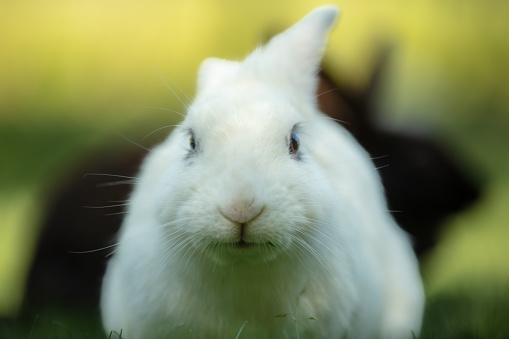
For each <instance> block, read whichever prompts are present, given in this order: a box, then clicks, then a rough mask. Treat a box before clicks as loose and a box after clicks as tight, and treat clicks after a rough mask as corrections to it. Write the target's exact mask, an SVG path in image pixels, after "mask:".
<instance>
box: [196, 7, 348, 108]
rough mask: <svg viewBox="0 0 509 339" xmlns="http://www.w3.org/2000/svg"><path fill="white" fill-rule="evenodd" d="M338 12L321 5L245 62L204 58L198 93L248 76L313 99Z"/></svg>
mask: <svg viewBox="0 0 509 339" xmlns="http://www.w3.org/2000/svg"><path fill="white" fill-rule="evenodd" d="M338 13H339V10H338V8H337V7H335V6H322V7H318V8H317V9H315V10H313V11H311V12H310V13H309V14H308V15H307V16H305V17H304V18H303V19H302V20H301V21H299V22H297V23H296V24H295V25H293V26H292V27H290V28H289V29H287V30H286V31H284V32H282V33H280V34H278V35H276V36H275V37H274V38H272V39H271V40H270V41H269V42H268V44H267V45H265V46H264V47H261V48H258V49H256V50H255V51H254V52H253V53H251V54H250V55H249V56H248V57H247V58H246V59H245V60H244V61H242V62H235V61H227V60H222V59H215V58H211V59H207V60H205V61H204V62H203V64H202V66H201V68H200V72H199V76H198V94H203V93H204V92H205V93H208V92H209V91H213V90H214V89H219V88H221V87H222V85H226V84H232V83H233V84H234V83H235V81H239V80H241V79H243V78H249V79H258V80H260V81H262V82H268V83H270V84H274V85H277V86H280V87H282V88H283V89H287V90H288V92H289V93H292V94H295V93H298V95H299V97H302V95H305V99H306V100H309V99H310V98H311V102H314V96H315V90H316V85H317V81H318V80H317V71H318V68H319V65H320V61H321V58H322V55H323V52H324V50H325V45H326V43H327V34H328V31H329V29H330V28H331V27H332V26H333V24H334V23H335V21H336V17H337V16H338Z"/></svg>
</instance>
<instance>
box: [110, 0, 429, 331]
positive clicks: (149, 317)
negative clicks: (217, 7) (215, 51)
mask: <svg viewBox="0 0 509 339" xmlns="http://www.w3.org/2000/svg"><path fill="white" fill-rule="evenodd" d="M337 14H338V9H337V8H336V7H333V6H323V7H319V8H317V9H316V10H314V11H312V12H311V13H310V14H308V15H307V16H306V17H304V19H302V20H301V21H300V22H298V23H297V24H295V25H294V26H292V27H291V28H289V29H288V30H286V31H285V32H283V33H281V34H279V35H277V36H276V37H274V38H273V39H272V40H271V41H270V42H269V43H268V44H267V45H266V46H264V47H262V48H259V49H256V50H255V51H254V52H253V53H252V54H250V55H249V56H248V57H247V58H245V60H243V61H241V62H233V61H226V60H219V59H208V60H206V61H205V62H204V63H203V65H202V66H201V69H200V73H199V79H198V80H199V81H198V91H197V97H196V99H195V101H194V103H193V104H192V105H191V107H190V108H189V110H188V113H187V116H186V118H185V119H184V121H183V122H182V124H181V125H180V126H179V127H177V128H176V129H175V130H174V131H173V133H172V134H171V135H170V137H169V138H168V139H167V140H166V141H165V142H164V143H163V144H162V145H160V146H158V147H157V148H156V149H154V150H153V151H152V152H150V154H149V155H148V157H147V159H146V160H145V162H144V164H143V167H142V169H141V173H140V177H139V181H138V182H137V185H136V187H135V190H134V192H133V194H132V197H131V199H130V203H129V208H128V214H127V216H126V218H125V220H124V223H123V225H122V229H121V232H120V235H119V242H118V248H117V250H116V253H115V254H114V256H113V258H112V259H111V261H110V262H109V265H108V268H107V272H106V275H105V277H104V282H103V291H102V300H101V308H102V317H103V323H104V326H105V329H106V331H107V332H108V333H109V332H110V331H116V332H119V333H120V331H122V336H123V337H126V338H159V337H165V338H188V337H190V338H235V336H236V335H237V333H240V338H344V337H345V336H347V337H348V338H375V337H376V338H378V337H381V338H412V332H413V333H414V334H415V335H418V334H419V331H420V327H421V321H422V313H423V307H424V293H423V287H422V282H421V278H420V275H419V269H418V263H417V260H416V258H415V256H414V254H413V251H412V248H411V245H410V242H409V240H408V239H407V236H406V234H404V232H403V231H402V230H401V229H400V228H399V227H398V226H397V225H396V224H395V222H394V221H393V219H392V217H391V215H390V214H389V212H388V210H387V206H386V202H385V198H384V193H383V187H382V184H381V181H380V179H379V177H378V175H377V172H376V169H375V168H374V167H373V165H372V163H371V161H370V158H369V156H368V154H367V153H366V152H365V151H364V150H363V149H362V148H361V147H360V146H359V145H358V144H357V142H356V141H355V140H354V139H353V138H352V137H351V136H350V135H349V134H348V133H347V132H346V131H345V130H344V129H343V128H342V127H340V126H339V125H337V124H336V123H335V122H334V121H332V120H331V119H328V118H327V117H325V116H324V115H323V114H322V113H320V112H319V111H318V109H317V105H316V94H315V90H316V85H317V77H316V74H317V70H318V67H319V64H320V60H321V57H322V54H323V52H324V49H325V45H326V41H327V35H328V31H329V29H330V28H331V27H332V26H333V24H334V22H335V20H336V17H337ZM246 322H247V323H246ZM243 324H244V325H243ZM242 326H244V327H242Z"/></svg>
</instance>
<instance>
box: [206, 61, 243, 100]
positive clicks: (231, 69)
mask: <svg viewBox="0 0 509 339" xmlns="http://www.w3.org/2000/svg"><path fill="white" fill-rule="evenodd" d="M239 68H240V63H239V62H236V61H229V60H224V59H218V58H208V59H206V60H205V61H203V62H202V64H201V66H200V71H199V72H198V93H203V92H205V91H206V90H207V89H213V88H217V87H220V86H221V85H222V84H224V83H226V82H227V81H228V79H232V78H234V77H235V75H236V74H237V73H238V71H239Z"/></svg>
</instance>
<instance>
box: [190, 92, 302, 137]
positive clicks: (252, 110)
mask: <svg viewBox="0 0 509 339" xmlns="http://www.w3.org/2000/svg"><path fill="white" fill-rule="evenodd" d="M186 122H187V125H188V127H189V128H190V129H192V130H193V131H195V132H196V133H197V134H199V135H197V137H198V138H199V137H200V135H201V136H202V137H206V136H207V135H214V134H220V135H223V134H224V135H232V136H233V135H238V134H241V135H243V136H244V137H245V138H246V139H249V138H250V137H255V136H259V135H260V133H261V134H264V135H266V136H267V137H269V136H271V135H274V136H277V135H281V134H282V135H283V137H284V136H286V135H287V134H288V133H289V131H290V130H291V129H292V127H293V126H294V125H296V124H299V123H301V122H302V117H301V115H300V114H299V112H298V110H296V109H295V108H294V107H293V106H292V105H291V104H290V103H289V102H288V101H286V100H284V98H282V97H280V96H278V95H277V94H275V93H273V92H270V91H259V92H256V93H254V92H253V91H252V90H249V91H245V92H243V91H238V90H237V91H235V92H234V93H231V92H230V93H225V94H217V95H215V96H214V97H211V98H209V99H208V100H204V101H201V102H199V103H197V104H196V105H193V107H192V108H191V110H190V111H189V114H188V117H187V119H186Z"/></svg>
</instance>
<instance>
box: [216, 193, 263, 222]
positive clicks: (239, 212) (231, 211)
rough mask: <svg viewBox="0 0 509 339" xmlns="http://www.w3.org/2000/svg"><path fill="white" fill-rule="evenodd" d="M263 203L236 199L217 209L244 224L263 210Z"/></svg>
mask: <svg viewBox="0 0 509 339" xmlns="http://www.w3.org/2000/svg"><path fill="white" fill-rule="evenodd" d="M263 208H264V205H263V203H261V202H260V201H258V200H256V199H255V198H252V199H251V200H236V201H233V202H232V203H230V204H227V205H226V206H221V207H219V211H220V212H221V214H222V215H223V216H224V217H225V218H226V219H229V220H231V221H233V222H236V223H239V224H245V223H247V222H249V221H251V220H253V219H255V218H256V217H258V215H260V214H261V213H262V212H263Z"/></svg>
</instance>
